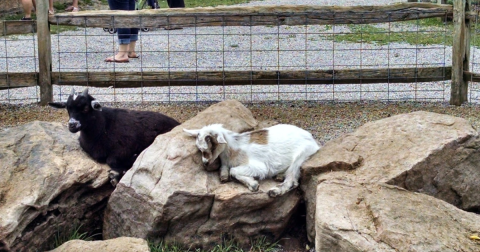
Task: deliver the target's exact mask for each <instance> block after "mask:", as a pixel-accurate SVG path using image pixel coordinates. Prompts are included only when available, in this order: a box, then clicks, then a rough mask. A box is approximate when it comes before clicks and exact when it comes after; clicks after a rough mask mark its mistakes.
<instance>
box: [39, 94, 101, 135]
mask: <svg viewBox="0 0 480 252" xmlns="http://www.w3.org/2000/svg"><path fill="white" fill-rule="evenodd" d="M48 105H50V106H51V107H54V108H66V109H67V111H68V115H69V117H70V119H69V120H68V130H70V132H72V133H75V132H78V131H80V130H82V129H84V128H85V127H86V125H87V124H88V123H87V122H88V121H91V120H92V119H93V118H94V117H95V115H94V114H93V112H94V111H102V105H100V103H99V102H98V101H96V100H95V98H93V97H92V96H91V95H89V94H88V88H86V89H85V90H84V91H83V92H82V93H81V94H78V95H77V94H76V93H75V90H74V89H73V88H72V93H71V94H70V95H69V96H68V99H67V102H50V103H48Z"/></svg>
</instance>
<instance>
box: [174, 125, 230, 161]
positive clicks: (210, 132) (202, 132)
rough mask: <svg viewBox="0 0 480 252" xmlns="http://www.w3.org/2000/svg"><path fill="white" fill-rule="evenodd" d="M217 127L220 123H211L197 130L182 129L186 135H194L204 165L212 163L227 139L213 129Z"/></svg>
mask: <svg viewBox="0 0 480 252" xmlns="http://www.w3.org/2000/svg"><path fill="white" fill-rule="evenodd" d="M218 127H222V125H221V124H213V125H209V126H205V127H203V128H201V129H197V130H188V129H183V131H185V133H187V135H189V136H193V137H196V142H195V144H196V145H197V148H198V149H199V150H200V152H201V153H202V163H203V165H204V166H205V167H208V166H209V165H210V164H212V163H213V162H214V161H215V159H217V158H218V156H219V155H220V153H222V152H223V151H224V150H225V148H226V144H227V141H226V140H225V138H224V136H223V134H222V132H221V131H218V130H216V129H215V128H218Z"/></svg>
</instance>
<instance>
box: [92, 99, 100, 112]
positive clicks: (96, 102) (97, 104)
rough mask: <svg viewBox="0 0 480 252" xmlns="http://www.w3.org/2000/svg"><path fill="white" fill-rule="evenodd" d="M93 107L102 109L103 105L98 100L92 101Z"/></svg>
mask: <svg viewBox="0 0 480 252" xmlns="http://www.w3.org/2000/svg"><path fill="white" fill-rule="evenodd" d="M92 108H93V110H97V111H102V105H101V104H100V102H98V101H96V100H93V101H92Z"/></svg>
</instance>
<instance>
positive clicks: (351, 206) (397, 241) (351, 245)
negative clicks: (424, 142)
mask: <svg viewBox="0 0 480 252" xmlns="http://www.w3.org/2000/svg"><path fill="white" fill-rule="evenodd" d="M317 189H318V190H317V194H318V195H317V196H318V199H319V200H320V199H321V204H320V201H319V203H318V204H317V209H316V210H317V211H316V223H315V228H316V230H317V232H316V237H315V249H316V251H322V252H329V251H331V252H347V251H348V252H360V251H362V252H366V251H382V252H389V251H391V252H396V251H411V252H429V251H442V252H450V251H451V252H454V251H471V252H474V251H480V243H478V242H476V241H474V240H471V239H470V238H469V237H470V236H471V235H472V234H474V233H478V232H479V231H480V217H479V216H478V215H477V214H474V213H469V212H465V211H463V210H460V209H458V208H456V207H454V206H452V205H451V204H449V203H446V202H445V201H442V200H438V199H436V198H434V197H431V196H428V195H425V194H420V193H413V192H410V191H407V190H405V189H403V188H399V187H396V186H391V185H387V184H358V183H355V182H351V181H333V180H330V181H325V182H323V183H321V184H319V185H318V188H317Z"/></svg>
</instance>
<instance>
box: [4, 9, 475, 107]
mask: <svg viewBox="0 0 480 252" xmlns="http://www.w3.org/2000/svg"><path fill="white" fill-rule="evenodd" d="M42 2H45V1H39V3H42ZM43 4H45V3H43ZM40 7H41V6H39V7H37V8H40ZM452 16H453V17H454V25H455V34H454V36H455V38H454V45H453V54H454V59H453V61H452V67H437V68H435V67H430V68H389V69H345V70H318V71H301V70H299V71H216V72H181V71H177V72H172V71H164V72H121V73H119V72H115V73H113V72H51V69H48V67H46V68H45V67H44V68H43V69H40V73H0V89H5V88H14V87H22V86H32V85H40V86H41V87H43V88H41V90H42V92H51V87H50V89H48V86H49V85H50V86H51V83H55V84H58V85H89V86H96V87H108V86H111V85H112V84H113V83H114V84H115V87H139V86H165V85H170V86H172V85H174V86H175V85H178V86H189V85H198V84H199V83H202V84H205V85H245V84H258V85H263V84H334V83H335V84H342V83H385V82H389V83H402V82H403V83H404V82H417V81H422V82H428V81H442V80H449V79H451V80H452V93H451V98H450V102H451V104H455V105H460V104H462V103H464V102H466V101H467V96H466V92H465V90H466V87H467V86H468V85H467V83H466V81H465V80H466V78H465V76H464V75H467V76H469V77H470V78H473V77H475V79H478V75H476V74H475V73H470V72H469V71H468V56H469V46H470V45H469V36H470V32H469V29H470V26H469V20H471V19H473V18H476V16H477V14H476V12H472V11H470V0H455V2H454V6H451V5H438V4H430V3H400V4H394V5H387V6H351V7H338V6H297V5H295V6H293V5H292V6H257V7H215V8H211V7H207V8H186V9H157V10H141V11H82V12H78V13H61V14H56V15H54V16H49V17H48V22H49V23H50V24H55V25H72V26H80V27H101V28H102V27H103V28H104V27H145V28H177V27H182V28H183V27H205V26H269V25H271V26H279V25H327V24H369V23H385V22H398V21H406V20H417V19H422V18H432V17H452ZM40 22H42V24H40ZM46 22H47V21H46V20H43V19H40V18H39V19H38V20H37V25H36V26H35V25H34V24H35V21H32V22H25V21H4V22H3V23H0V25H1V26H0V27H3V29H2V34H3V35H8V34H19V33H26V32H32V31H34V30H35V28H37V29H38V30H39V32H40V30H42V31H43V32H45V31H44V28H43V27H44V25H45V24H46ZM25 24H27V25H25ZM44 36H49V34H43V33H42V35H40V34H39V38H41V40H42V41H43V37H44ZM43 42H44V43H45V45H48V43H50V42H49V41H43ZM39 43H40V42H39ZM39 48H40V46H39ZM39 51H40V50H39ZM49 51H50V50H43V52H42V55H40V53H39V60H43V61H44V62H46V64H47V66H48V64H49V62H48V60H49V59H50V60H51V55H45V52H46V53H47V54H48V53H50V52H49ZM455 55H456V56H458V57H455ZM40 56H41V57H40ZM49 57H50V58H49ZM50 64H51V63H50ZM40 65H42V63H40ZM45 71H47V72H48V74H45V73H44V72H45ZM49 76H50V77H49ZM46 78H49V80H50V83H49V81H48V80H46ZM51 97H52V96H51V93H50V94H42V95H41V104H46V103H47V102H49V101H51V99H52V98H51Z"/></svg>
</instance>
